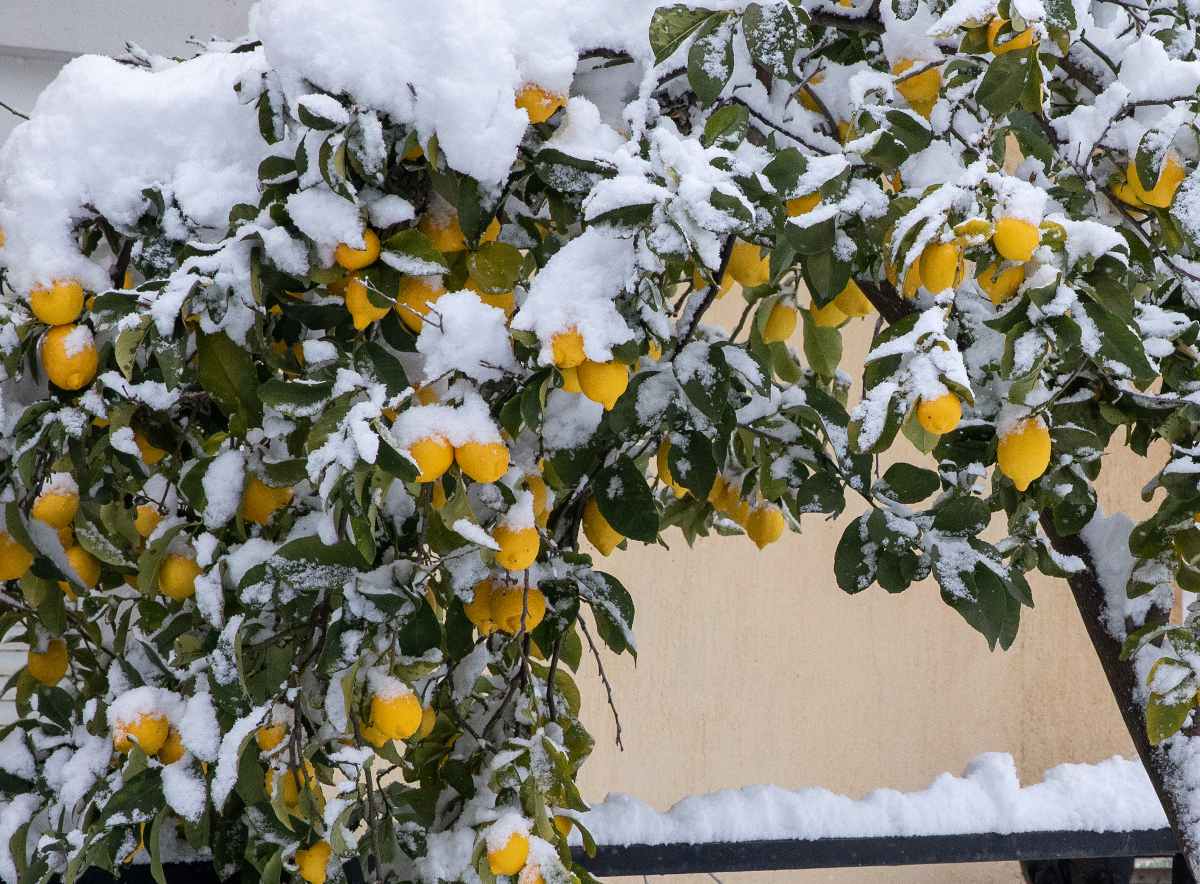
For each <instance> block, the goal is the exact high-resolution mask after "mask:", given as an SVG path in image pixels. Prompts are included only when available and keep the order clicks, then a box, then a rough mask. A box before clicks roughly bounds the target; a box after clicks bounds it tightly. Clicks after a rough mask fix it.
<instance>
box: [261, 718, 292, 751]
mask: <svg viewBox="0 0 1200 884" xmlns="http://www.w3.org/2000/svg"><path fill="white" fill-rule="evenodd" d="M286 736H287V727H286V726H285V725H283V724H282V723H280V722H275V723H273V724H264V725H263V726H262V727H260V728H259V729H258V730H256V731H255V732H254V741H255V742H256V743H258V748H259V749H260V750H262V751H263V752H270V751H271V750H272V749H274V748H275V747H276V746H278V745H279V744H280V743H282V742H283V738H284V737H286Z"/></svg>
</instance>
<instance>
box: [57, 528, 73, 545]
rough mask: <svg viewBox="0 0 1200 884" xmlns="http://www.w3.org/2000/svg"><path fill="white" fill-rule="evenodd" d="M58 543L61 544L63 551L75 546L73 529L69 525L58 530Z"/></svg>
mask: <svg viewBox="0 0 1200 884" xmlns="http://www.w3.org/2000/svg"><path fill="white" fill-rule="evenodd" d="M58 542H59V543H61V544H62V548H63V549H70V548H71V547H73V546H74V545H75V529H73V528H72V527H71V526H70V525H68V526H67V527H66V528H59V529H58Z"/></svg>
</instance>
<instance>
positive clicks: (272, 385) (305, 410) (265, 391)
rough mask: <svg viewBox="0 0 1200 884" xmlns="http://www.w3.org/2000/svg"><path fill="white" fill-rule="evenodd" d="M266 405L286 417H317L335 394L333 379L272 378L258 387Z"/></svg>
mask: <svg viewBox="0 0 1200 884" xmlns="http://www.w3.org/2000/svg"><path fill="white" fill-rule="evenodd" d="M258 395H259V397H260V398H261V399H262V402H263V404H264V405H269V406H270V407H271V408H274V409H275V410H276V411H278V412H279V413H280V414H282V415H285V416H286V417H296V418H304V417H315V416H316V415H318V414H320V413H321V410H322V409H323V408H324V407H325V404H326V403H327V402H328V401H329V398H330V396H332V395H333V381H308V380H299V379H296V380H290V381H284V380H280V379H279V378H271V379H270V380H268V381H265V382H264V383H263V384H262V386H260V387H259V388H258Z"/></svg>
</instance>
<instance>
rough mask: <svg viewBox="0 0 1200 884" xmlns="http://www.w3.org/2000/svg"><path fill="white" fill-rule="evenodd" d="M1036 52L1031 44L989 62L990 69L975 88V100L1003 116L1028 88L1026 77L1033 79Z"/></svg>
mask: <svg viewBox="0 0 1200 884" xmlns="http://www.w3.org/2000/svg"><path fill="white" fill-rule="evenodd" d="M1035 53H1036V49H1035V48H1034V47H1032V46H1031V47H1030V48H1029V49H1025V50H1021V51H1018V52H1009V53H1006V54H1004V55H998V56H996V58H995V59H993V60H992V63H991V64H990V65H988V69H987V73H985V74H984V75H983V80H982V81H981V82H980V83H979V88H978V89H977V90H976V91H975V100H976V101H978V102H979V104H980V105H981V106H982V107H983V108H984V109H985V110H987V112H988V113H990V114H991V115H992V116H993V117H1002V116H1004V115H1005V114H1006V113H1008V112H1009V111H1010V110H1012V109H1013V108H1014V107H1015V106H1016V104H1017V101H1018V100H1019V99H1020V98H1021V93H1022V92H1023V91H1024V90H1025V81H1026V80H1028V79H1029V71H1030V68H1031V67H1033V64H1032V62H1033V58H1034V56H1035Z"/></svg>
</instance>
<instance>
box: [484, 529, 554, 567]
mask: <svg viewBox="0 0 1200 884" xmlns="http://www.w3.org/2000/svg"><path fill="white" fill-rule="evenodd" d="M492 540H494V541H496V544H497V545H498V546H499V547H500V549H499V550H497V552H496V564H497V565H499V566H500V567H501V568H504V569H506V570H508V571H524V570H525V569H526V568H528V567H529V566H530V565H532V564H533V563H534V561H535V560H536V559H537V556H538V551H539V550H540V549H541V546H542V539H541V538H540V537H539V536H538V532H537V528H509V527H508V526H507V525H499V526H497V527H496V530H494V531H493V532H492Z"/></svg>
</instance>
